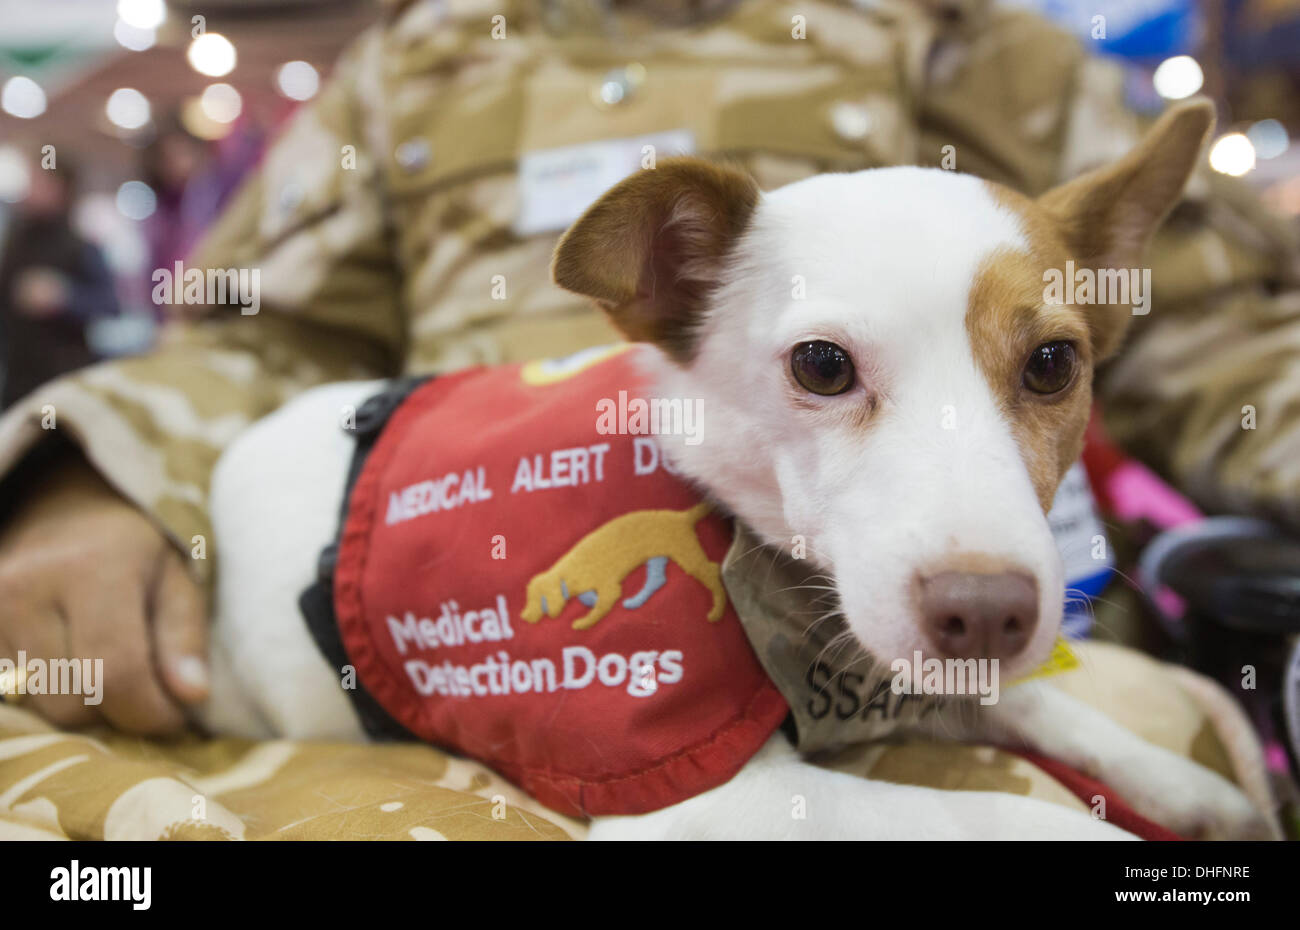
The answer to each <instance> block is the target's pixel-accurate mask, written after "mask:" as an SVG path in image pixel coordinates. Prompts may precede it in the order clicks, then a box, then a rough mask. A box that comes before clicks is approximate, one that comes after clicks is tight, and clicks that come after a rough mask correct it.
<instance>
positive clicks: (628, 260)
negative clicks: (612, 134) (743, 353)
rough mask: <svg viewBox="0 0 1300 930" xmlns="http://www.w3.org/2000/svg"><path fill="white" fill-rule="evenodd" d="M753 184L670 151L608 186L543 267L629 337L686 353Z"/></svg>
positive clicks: (753, 194)
mask: <svg viewBox="0 0 1300 930" xmlns="http://www.w3.org/2000/svg"><path fill="white" fill-rule="evenodd" d="M757 203H758V186H757V185H756V184H755V183H754V180H753V179H752V178H751V177H749V175H747V174H745V173H744V172H743V171H739V170H737V169H735V168H731V167H728V166H725V165H716V164H712V163H710V162H706V161H702V160H701V159H698V158H672V159H665V160H663V161H661V162H660V163H659V165H658V167H656V168H650V169H646V170H643V171H638V172H637V173H636V174H634V175H632V176H631V177H628V178H625V179H624V180H623V181H621V182H619V183H618V184H616V185H615V186H614V187H612V188H611V189H610V190H609V191H608V192H607V193H606V194H605V195H604V196H602V197H601V198H600V200H598V201H596V203H594V204H593V205H592V206H591V207H590V208H589V209H588V210H587V212H586V213H584V214H583V215H582V216H581V217H580V218H579V219H578V221H577V222H576V223H574V224H573V226H572V227H571V228H570V229H569V231H568V232H566V233H565V234H564V237H563V238H562V239H561V240H560V243H559V245H558V246H556V249H555V259H554V262H553V263H552V265H551V275H552V277H553V278H554V279H555V283H556V284H558V285H560V286H561V287H563V288H566V289H567V290H570V291H574V292H576V293H578V294H583V295H584V296H587V297H590V298H592V299H593V300H594V301H595V302H596V303H597V304H598V305H599V306H600V307H601V308H602V309H604V310H605V312H606V313H608V314H609V315H610V318H611V319H612V320H613V321H614V324H615V325H616V326H617V327H618V328H619V329H620V330H621V331H622V332H623V333H624V335H626V336H627V337H628V338H629V339H632V340H634V341H638V342H652V343H655V344H656V345H658V346H659V347H660V348H661V349H663V350H664V352H665V353H666V354H667V355H668V356H669V357H670V358H672V359H674V360H675V361H678V362H684V361H687V360H689V358H690V357H691V354H692V352H693V350H694V342H695V340H694V334H695V329H696V327H697V325H698V323H699V320H700V317H701V314H702V312H703V310H704V305H705V300H706V298H707V297H708V294H709V291H710V290H711V289H712V287H713V286H715V284H716V283H717V273H718V270H719V266H720V264H721V262H722V260H723V259H724V258H725V257H726V255H727V254H728V253H729V252H730V251H731V248H732V246H733V245H734V244H735V242H736V240H737V239H738V238H739V237H740V235H741V233H743V232H744V230H745V227H746V226H747V225H748V223H749V219H750V216H751V215H752V214H753V211H754V207H755V205H756V204H757Z"/></svg>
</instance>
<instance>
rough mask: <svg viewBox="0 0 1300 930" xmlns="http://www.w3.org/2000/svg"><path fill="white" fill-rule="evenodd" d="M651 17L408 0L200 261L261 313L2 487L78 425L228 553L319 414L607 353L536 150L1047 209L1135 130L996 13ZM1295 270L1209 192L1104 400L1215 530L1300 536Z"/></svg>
mask: <svg viewBox="0 0 1300 930" xmlns="http://www.w3.org/2000/svg"><path fill="white" fill-rule="evenodd" d="M627 6H628V5H626V4H625V5H621V6H619V5H611V4H598V3H590V2H582V0H577V2H560V0H557V2H553V3H548V4H539V3H535V2H531V0H491V2H487V0H383V2H382V3H381V7H380V10H379V13H378V20H377V22H376V24H375V25H374V26H373V28H371V29H369V30H368V31H366V32H365V33H364V34H362V35H360V36H358V38H357V39H356V40H355V41H354V43H353V44H352V45H351V46H350V47H349V48H348V49H347V51H346V52H345V53H344V54H343V56H342V57H341V59H340V61H339V62H338V64H337V67H336V70H335V72H334V74H333V78H332V80H331V81H330V82H329V84H328V85H327V86H326V87H325V89H324V90H323V91H322V93H321V94H320V95H319V96H318V97H317V98H316V99H315V100H314V101H313V102H312V104H311V105H310V106H308V107H306V108H304V109H303V110H302V111H301V112H300V113H299V114H298V115H297V117H296V118H295V120H294V121H293V122H292V123H291V125H290V126H289V128H288V129H287V131H286V132H285V133H284V134H283V136H282V137H281V138H280V139H279V140H278V141H277V142H276V143H275V145H274V146H273V147H272V148H271V149H270V151H269V152H268V154H267V156H266V158H265V160H264V162H263V164H262V165H261V167H260V169H259V170H258V172H257V173H256V175H255V176H253V177H251V178H250V179H249V180H248V181H247V183H246V184H245V185H244V187H243V188H242V191H241V192H240V193H239V194H238V196H237V197H236V199H235V201H234V203H233V204H232V206H231V207H230V208H229V209H228V210H227V212H226V213H225V215H224V216H223V217H222V219H221V220H220V221H219V222H218V223H217V225H216V226H215V227H214V228H213V230H212V231H211V233H210V235H209V236H208V237H207V239H206V241H205V243H204V244H203V245H202V246H201V247H200V249H199V251H198V253H197V254H196V255H195V256H194V257H193V260H192V262H191V263H190V265H191V267H197V268H218V269H246V270H247V269H256V270H257V271H258V273H259V275H260V285H261V295H260V308H259V311H258V312H257V313H256V314H252V315H247V314H244V313H241V312H240V309H239V308H238V307H235V306H210V307H206V308H203V309H202V311H201V312H195V313H193V314H192V319H191V320H190V321H189V322H187V323H185V324H182V325H178V326H175V327H172V328H171V329H170V330H169V331H168V332H167V333H166V334H165V339H164V341H163V343H162V344H161V345H160V346H159V347H158V348H157V349H156V350H155V351H153V352H151V353H150V354H148V355H145V356H143V357H139V358H130V359H125V360H120V361H113V362H109V363H105V364H101V365H98V366H96V367H94V368H91V369H88V370H85V371H83V372H80V373H77V374H75V375H72V376H70V377H66V378H63V379H60V380H58V381H55V382H52V383H50V384H49V385H47V386H45V387H43V388H41V389H39V390H38V391H36V392H35V393H34V394H32V395H30V396H29V397H28V398H26V400H24V401H23V402H20V403H19V404H18V405H17V406H16V407H14V408H13V409H11V410H10V411H9V412H8V413H7V414H6V416H5V417H4V418H3V420H2V421H0V473H3V472H5V471H7V470H9V469H10V468H12V467H13V465H14V464H15V463H16V462H18V461H19V460H20V459H21V458H22V457H23V456H24V455H25V454H27V453H28V451H29V450H30V449H31V448H32V447H33V446H35V445H36V444H37V443H39V442H40V441H41V440H42V438H44V437H47V436H48V433H47V432H45V430H46V429H48V428H49V427H51V426H55V427H56V428H57V430H59V431H62V434H63V435H64V436H67V437H71V438H72V440H73V441H74V442H76V443H77V444H78V445H79V446H80V447H81V448H82V449H83V450H84V452H85V454H86V456H87V457H88V459H89V460H90V461H91V463H92V464H93V465H94V466H95V467H96V468H98V469H99V470H100V471H101V472H102V474H103V475H104V476H105V477H106V478H107V480H108V481H109V482H110V483H111V484H112V485H113V486H115V487H116V488H117V489H118V490H120V491H121V492H122V493H123V494H125V495H126V496H127V497H128V498H130V499H131V500H133V501H134V502H136V503H138V504H139V506H140V507H142V508H144V509H145V510H146V511H147V512H148V513H149V514H151V515H152V516H153V517H154V518H155V519H156V521H157V522H158V524H159V525H160V527H162V528H163V529H164V530H165V532H166V533H167V535H168V536H169V537H170V538H171V539H173V541H174V542H175V543H176V544H177V545H178V546H180V547H182V548H184V549H186V550H192V549H195V548H196V547H199V548H203V547H200V540H199V538H200V537H202V538H203V540H206V538H207V536H208V534H209V520H208V514H207V512H206V496H207V488H208V480H209V475H210V473H211V470H212V467H213V465H214V463H215V461H216V459H217V458H218V456H219V455H220V453H221V450H222V448H223V447H224V446H225V445H226V443H228V442H229V441H230V440H231V439H232V438H233V437H234V436H235V435H236V434H237V433H239V431H240V430H242V429H243V428H244V427H245V426H247V425H248V424H249V423H250V422H251V421H253V420H255V419H256V418H258V417H260V416H262V415H264V414H266V413H267V412H269V411H271V410H272V409H274V408H275V407H277V406H278V405H280V404H282V403H283V402H284V401H285V400H286V399H287V398H288V397H290V396H291V395H292V394H294V393H295V392H297V391H301V390H303V389H304V388H306V387H309V386H311V385H314V384H317V383H320V382H325V381H330V380H338V379H346V378H359V377H375V376H390V375H398V374H401V373H404V372H425V371H430V370H448V369H454V368H459V367H462V366H466V365H471V364H475V363H492V362H508V361H515V360H520V359H523V358H527V357H538V356H545V355H554V354H561V353H564V352H568V351H572V350H575V349H578V348H582V347H585V346H589V345H593V344H599V343H604V342H609V341H612V340H613V339H614V338H615V334H614V332H613V330H612V329H611V328H610V327H609V326H608V324H607V323H606V322H605V320H604V319H603V318H602V316H601V315H600V314H599V313H598V312H597V311H595V310H594V309H592V308H591V307H589V306H587V305H586V304H585V303H584V302H582V301H581V300H579V299H578V298H575V297H574V296H572V295H570V294H567V293H565V292H562V291H561V290H559V289H558V288H557V287H555V286H554V285H553V284H552V283H551V282H550V278H549V270H548V269H549V260H550V256H551V251H552V248H553V247H554V245H555V242H556V240H557V238H558V235H559V233H560V231H561V230H560V228H558V227H557V222H556V219H557V218H556V216H554V215H552V216H550V217H549V220H550V222H549V223H548V222H547V221H546V220H547V217H545V216H543V217H542V220H540V221H538V222H533V223H530V224H527V225H526V226H525V225H521V224H520V216H521V215H522V214H523V213H525V212H528V211H530V210H534V209H535V208H536V207H537V205H536V204H530V203H528V202H526V201H528V200H529V198H530V197H532V195H531V194H530V193H529V192H528V191H527V190H525V187H526V184H525V183H524V182H523V181H521V178H524V177H525V176H526V175H528V174H529V172H532V173H533V174H536V173H537V172H539V171H540V172H543V173H544V172H545V171H546V169H547V164H548V163H547V162H545V161H543V162H541V163H540V164H539V163H538V162H536V161H532V160H530V156H532V155H535V154H536V153H547V152H554V151H555V150H557V149H563V148H564V147H568V146H575V145H579V144H586V143H592V142H593V141H598V140H633V142H634V143H635V142H636V140H643V139H644V138H646V137H649V138H651V139H664V140H668V142H669V144H670V145H671V144H678V143H680V140H681V139H682V138H687V139H689V140H690V144H691V145H692V146H693V148H694V150H695V151H696V152H697V153H700V154H704V155H710V156H721V157H727V158H731V159H735V160H738V161H740V162H742V163H744V164H745V165H746V166H747V167H748V168H749V169H750V170H751V171H752V172H753V173H754V175H755V176H756V177H757V179H758V180H759V183H760V185H761V186H763V187H765V188H770V187H776V186H780V185H782V184H784V183H787V182H789V181H793V180H796V179H798V178H801V177H805V176H807V175H810V174H813V173H816V172H822V171H839V170H855V169H861V168H868V167H873V166H882V165H892V164H900V163H919V164H930V165H938V164H941V163H942V164H943V165H944V167H954V160H955V167H956V168H957V169H958V170H961V171H967V172H972V173H975V174H979V175H982V176H985V177H988V178H991V179H994V180H997V181H1001V182H1004V183H1007V184H1009V185H1011V186H1013V187H1016V188H1019V189H1021V190H1023V191H1025V192H1027V193H1030V194H1034V193H1038V192H1041V191H1043V190H1045V189H1046V188H1048V187H1050V186H1051V185H1053V184H1055V183H1057V182H1059V181H1061V180H1063V179H1065V178H1067V177H1070V176H1072V175H1074V174H1077V173H1078V172H1080V171H1081V170H1083V169H1085V168H1087V167H1091V166H1093V165H1094V164H1097V163H1100V162H1101V161H1104V160H1106V159H1108V158H1110V157H1113V156H1114V155H1116V154H1118V153H1119V152H1121V151H1123V150H1124V149H1126V148H1127V146H1128V145H1129V144H1130V143H1131V142H1132V141H1133V140H1134V139H1135V138H1136V136H1137V134H1138V132H1139V129H1140V127H1139V125H1138V124H1139V120H1138V118H1137V117H1136V116H1135V115H1133V114H1132V113H1130V112H1128V111H1127V110H1126V109H1125V108H1124V107H1123V105H1122V87H1121V78H1120V76H1119V73H1118V71H1117V70H1116V69H1115V68H1114V67H1113V66H1112V65H1109V64H1106V63H1103V62H1101V61H1099V60H1097V59H1093V58H1090V57H1089V56H1088V54H1087V50H1086V49H1084V48H1082V47H1080V46H1079V44H1078V43H1077V42H1076V41H1075V40H1074V39H1073V38H1071V37H1069V36H1067V35H1065V34H1064V33H1062V32H1060V31H1058V30H1057V29H1055V28H1054V27H1052V26H1050V25H1048V24H1046V23H1045V22H1043V21H1041V20H1039V19H1037V18H1035V17H1034V16H1032V15H1030V14H1027V13H1024V12H1020V11H1013V10H1002V9H992V8H991V5H990V4H987V3H985V2H981V0H970V2H966V3H964V4H958V5H954V4H953V3H947V4H943V5H942V6H943V7H944V8H945V11H948V12H945V14H944V15H942V16H940V15H938V14H935V15H933V16H932V15H931V14H930V13H929V12H928V10H929V9H930V5H928V4H923V3H915V2H912V3H902V2H898V3H895V2H885V0H877V2H867V0H860V2H851V0H806V2H802V3H799V4H797V5H790V4H787V3H783V2H780V0H748V2H742V3H739V4H734V5H733V4H729V3H727V2H725V0H719V2H715V3H712V4H704V5H703V6H702V7H700V6H699V5H697V8H702V9H704V10H705V11H706V17H705V18H704V19H703V20H700V21H697V22H695V23H694V24H693V25H681V24H674V23H680V20H674V19H672V18H669V24H668V25H664V22H663V21H661V22H660V23H659V25H658V27H657V28H655V27H654V24H652V23H650V22H648V21H647V20H645V19H642V18H639V17H637V16H636V15H633V14H630V13H610V12H605V13H603V14H602V13H599V12H597V11H600V10H605V11H608V10H610V9H619V10H622V9H625V8H626V7H627ZM667 6H672V4H671V3H668V4H667ZM935 6H938V5H935ZM631 7H632V8H633V9H635V8H637V5H635V4H633V5H631ZM954 8H955V9H956V11H957V14H958V15H949V13H950V12H951V11H952V10H953V9H954ZM945 158H946V159H947V161H945ZM552 167H554V165H553V164H552ZM611 180H612V179H611ZM534 199H535V198H534ZM542 212H543V213H545V212H546V211H545V210H543V211H542ZM863 221H864V222H870V218H869V217H864V220H863ZM1295 251H1296V245H1295V242H1294V241H1293V238H1292V235H1291V233H1290V231H1289V230H1288V228H1287V227H1286V226H1284V225H1283V224H1281V223H1280V222H1278V221H1275V220H1272V219H1270V218H1269V217H1267V216H1266V215H1264V214H1263V213H1262V212H1261V211H1260V210H1259V208H1258V207H1257V206H1256V205H1255V202H1254V200H1253V199H1252V198H1251V197H1250V196H1249V194H1248V193H1244V192H1243V189H1242V188H1241V187H1240V186H1239V185H1236V184H1228V183H1226V182H1225V181H1222V180H1216V181H1211V180H1210V179H1208V178H1201V179H1199V180H1198V181H1197V183H1196V184H1194V185H1193V191H1192V192H1191V194H1190V195H1189V202H1188V203H1187V204H1185V205H1184V206H1183V207H1182V208H1180V209H1179V211H1178V212H1177V213H1176V214H1175V216H1174V217H1173V218H1172V220H1171V221H1170V223H1169V224H1168V225H1167V227H1166V229H1165V230H1164V232H1163V233H1162V234H1161V236H1160V238H1159V241H1158V242H1157V243H1156V244H1155V246H1154V248H1153V250H1152V254H1151V257H1150V262H1151V264H1152V266H1153V269H1154V274H1153V279H1154V290H1155V299H1154V302H1153V309H1152V312H1151V313H1150V315H1149V316H1146V317H1142V318H1139V319H1138V320H1137V323H1136V325H1135V326H1134V327H1133V331H1132V335H1131V337H1130V344H1129V346H1128V347H1127V349H1126V351H1125V353H1124V355H1123V357H1122V358H1121V359H1120V361H1119V362H1118V364H1116V365H1114V366H1113V367H1112V369H1111V370H1110V371H1109V372H1107V374H1106V377H1105V381H1104V385H1103V387H1104V390H1103V394H1102V396H1103V400H1104V402H1105V403H1106V404H1107V407H1108V414H1109V416H1110V423H1111V426H1112V430H1113V431H1114V432H1116V433H1117V434H1118V438H1119V439H1120V440H1122V441H1123V442H1125V443H1126V444H1128V445H1129V447H1130V448H1132V449H1133V450H1135V451H1136V452H1137V453H1139V454H1140V455H1141V456H1143V457H1144V458H1145V459H1146V460H1147V461H1149V462H1151V463H1153V464H1154V465H1155V466H1156V467H1157V468H1159V469H1160V470H1161V471H1163V472H1164V473H1166V474H1168V475H1170V476H1171V477H1172V478H1173V479H1174V480H1175V481H1176V482H1177V483H1178V484H1180V485H1181V486H1182V487H1183V488H1184V489H1185V490H1186V491H1188V492H1189V493H1191V494H1192V495H1193V496H1194V497H1195V499H1196V500H1197V501H1199V502H1200V503H1201V504H1203V505H1204V506H1206V507H1208V508H1211V509H1221V508H1232V509H1235V510H1251V511H1262V512H1266V513H1270V514H1272V515H1274V516H1276V517H1279V518H1282V519H1284V520H1288V521H1290V522H1291V523H1292V524H1293V525H1300V454H1297V453H1300V349H1298V348H1297V347H1298V346H1300V318H1298V317H1300V314H1298V313H1297V311H1300V292H1298V291H1296V290H1295V289H1294V276H1293V269H1294V264H1295V262H1294V256H1295ZM1288 288H1291V289H1288ZM186 309H187V310H192V309H194V308H186ZM1247 405H1249V406H1251V407H1253V408H1254V409H1255V411H1256V425H1257V428H1256V429H1253V430H1246V429H1242V416H1243V414H1242V408H1243V407H1244V406H1247ZM193 564H194V566H195V573H196V576H198V577H200V578H201V579H207V578H208V577H209V576H210V565H211V561H210V560H206V559H195V560H194V561H193Z"/></svg>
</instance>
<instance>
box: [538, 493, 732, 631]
mask: <svg viewBox="0 0 1300 930" xmlns="http://www.w3.org/2000/svg"><path fill="white" fill-rule="evenodd" d="M710 509H712V508H711V505H710V504H708V503H707V502H704V503H700V504H696V505H695V506H694V507H691V508H690V509H689V510H634V511H632V512H631V513H625V514H623V515H622V516H621V517H615V518H614V519H613V520H610V521H609V522H608V523H605V524H603V525H602V526H599V527H597V528H596V529H594V530H592V531H591V532H590V533H588V534H587V535H586V536H584V537H583V538H582V539H580V540H578V542H577V543H575V544H574V546H573V548H571V549H570V550H569V551H568V552H566V553H565V554H564V555H563V556H561V557H560V559H559V560H558V561H557V562H556V563H555V564H554V565H552V566H551V567H550V568H549V569H547V570H546V571H544V572H540V573H538V574H537V575H534V576H533V578H532V580H531V581H529V582H528V603H527V605H526V606H525V607H524V609H523V611H522V612H521V614H520V616H522V617H523V618H524V619H525V620H527V621H528V622H529V623H537V622H538V621H539V620H541V619H542V617H543V615H545V616H547V617H552V618H554V617H558V616H559V615H560V611H562V610H563V609H564V605H565V604H566V603H567V602H568V600H569V597H570V596H571V595H570V592H575V593H576V596H577V598H578V600H579V601H581V602H582V603H583V604H584V605H586V606H587V607H589V608H591V609H590V611H589V612H588V613H587V614H586V615H585V616H582V617H579V618H578V619H577V620H574V621H573V628H574V629H575V630H585V629H587V628H588V627H591V626H595V625H596V624H597V623H599V622H600V620H601V618H602V617H604V616H605V614H607V613H609V612H610V611H611V610H613V609H614V605H615V604H617V603H618V600H619V598H620V597H621V596H622V593H623V579H625V578H626V577H627V576H628V575H630V574H631V573H632V572H633V571H635V570H636V569H637V568H638V567H640V566H641V565H644V566H645V567H646V579H645V586H644V587H643V588H642V589H641V591H640V592H639V593H638V594H637V595H636V596H635V597H630V598H627V599H626V600H624V601H623V606H624V607H626V608H627V609H629V610H635V609H637V608H638V607H640V606H642V605H643V604H645V602H646V601H648V600H649V599H650V597H651V595H653V594H654V593H655V592H656V591H658V590H659V589H660V588H662V587H663V586H664V583H665V582H666V580H667V576H666V570H667V568H668V560H669V559H671V560H672V561H674V562H676V563H677V564H678V565H679V566H681V568H682V570H683V571H685V572H686V573H687V574H688V575H690V576H691V577H692V578H694V579H695V580H696V581H698V582H699V583H700V584H702V585H704V586H705V587H706V588H708V589H709V592H710V593H711V594H712V595H713V607H712V608H711V609H710V610H709V622H710V623H713V622H716V621H717V620H720V619H721V618H722V612H723V610H724V609H725V608H726V606H727V594H726V591H725V590H723V587H722V571H721V570H720V569H719V568H718V565H717V563H716V562H713V561H712V560H710V559H709V556H708V554H707V553H705V551H704V548H703V547H702V546H701V545H700V541H699V539H697V538H696V536H695V524H696V523H698V522H699V521H700V518H701V517H703V516H704V515H705V514H706V513H708V512H709V510H710Z"/></svg>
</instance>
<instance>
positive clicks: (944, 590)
mask: <svg viewBox="0 0 1300 930" xmlns="http://www.w3.org/2000/svg"><path fill="white" fill-rule="evenodd" d="M921 615H922V623H923V624H924V627H925V633H926V635H927V636H928V637H929V638H930V641H931V642H932V643H933V644H934V645H935V646H936V647H937V648H938V649H939V650H940V651H941V652H942V653H943V655H944V656H945V657H949V658H954V659H1010V658H1011V657H1012V656H1015V655H1017V654H1019V653H1020V652H1021V651H1022V650H1024V648H1025V646H1027V645H1028V644H1029V639H1030V637H1031V636H1033V633H1034V628H1035V627H1036V626H1038V583H1037V582H1036V581H1034V579H1033V578H1031V577H1030V576H1028V575H1022V574H1019V573H1016V572H1002V573H1000V574H978V573H975V572H942V573H941V574H938V575H931V576H930V577H928V578H922V579H921Z"/></svg>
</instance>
